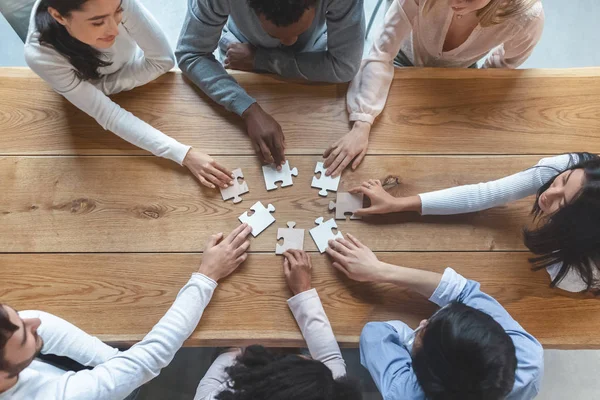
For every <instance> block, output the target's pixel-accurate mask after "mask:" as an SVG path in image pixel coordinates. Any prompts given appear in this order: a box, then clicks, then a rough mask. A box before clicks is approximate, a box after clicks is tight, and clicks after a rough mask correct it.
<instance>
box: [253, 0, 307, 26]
mask: <svg viewBox="0 0 600 400" xmlns="http://www.w3.org/2000/svg"><path fill="white" fill-rule="evenodd" d="M316 4H317V0H248V5H249V6H250V8H252V9H253V10H254V12H256V13H257V14H262V15H264V16H265V18H266V19H268V20H269V21H271V22H272V23H274V24H275V25H277V26H289V25H291V24H294V23H296V22H298V21H300V18H302V16H303V15H304V13H305V12H306V10H308V9H309V8H311V7H314V6H315V5H316Z"/></svg>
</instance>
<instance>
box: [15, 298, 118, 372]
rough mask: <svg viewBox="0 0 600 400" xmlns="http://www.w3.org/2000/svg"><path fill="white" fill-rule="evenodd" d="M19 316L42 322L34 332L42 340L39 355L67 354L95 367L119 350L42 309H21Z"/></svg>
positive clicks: (65, 355) (83, 363)
mask: <svg viewBox="0 0 600 400" xmlns="http://www.w3.org/2000/svg"><path fill="white" fill-rule="evenodd" d="M19 316H20V317H21V318H39V319H40V320H41V321H42V324H41V325H40V327H39V328H38V330H37V332H38V334H39V335H40V337H41V338H42V340H43V341H44V346H43V347H42V354H54V355H57V356H63V357H69V358H70V359H71V360H74V361H77V362H78V363H80V364H82V365H85V366H88V367H95V366H96V365H99V364H102V363H104V362H106V361H108V360H110V359H111V358H112V357H114V356H116V355H117V354H119V350H118V349H115V348H114V347H111V346H109V345H107V344H105V343H103V342H102V341H101V340H100V339H98V338H97V337H95V336H91V335H88V334H87V333H85V332H84V331H82V330H81V329H79V328H78V327H76V326H75V325H73V324H71V323H69V322H67V321H65V320H64V319H62V318H59V317H57V316H55V315H52V314H48V313H45V312H43V311H34V310H27V311H20V312H19Z"/></svg>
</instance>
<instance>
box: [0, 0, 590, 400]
mask: <svg viewBox="0 0 600 400" xmlns="http://www.w3.org/2000/svg"><path fill="white" fill-rule="evenodd" d="M1 1H2V0H0V2H1ZM142 2H143V3H144V4H145V5H146V6H147V7H148V9H149V10H150V11H151V12H152V13H153V14H154V15H155V16H156V18H157V19H158V21H159V22H160V23H161V25H162V26H163V29H164V30H165V32H166V34H167V36H168V37H169V40H170V42H171V44H172V46H173V47H175V45H176V42H177V37H178V35H179V31H180V28H181V23H182V20H183V16H184V15H185V11H186V3H187V2H186V1H184V0H178V1H173V2H165V1H164V0H142ZM384 2H386V3H388V2H389V0H384ZM376 3H377V0H365V9H366V11H367V18H369V17H370V16H371V14H372V11H373V9H374V7H375V4H376ZM543 4H544V8H545V12H546V27H545V30H544V35H543V37H542V40H541V42H540V43H539V44H538V46H537V47H536V49H535V51H534V53H533V55H532V56H531V57H530V59H529V60H527V62H526V63H525V64H524V65H523V68H571V67H591V66H600V42H599V40H598V39H599V38H600V34H599V33H598V32H599V31H598V25H597V24H598V21H600V1H598V0H576V1H564V0H544V1H543ZM384 11H385V10H384V7H382V8H381V10H380V12H379V13H378V14H377V15H376V21H381V18H382V17H383V13H384ZM375 25H377V22H376V23H375ZM22 46H23V45H22V42H21V40H20V39H19V37H18V36H17V35H16V34H15V33H14V31H13V30H12V29H11V27H10V25H9V24H8V23H7V22H6V19H4V17H3V16H2V15H0V66H24V65H25V62H24V59H23V48H22ZM212 354H213V349H182V350H181V351H180V352H179V353H178V354H177V357H175V360H174V361H173V363H172V364H171V365H170V366H169V367H168V368H166V369H165V370H164V371H163V372H162V374H161V375H160V376H159V377H158V378H156V379H155V380H154V381H152V382H151V383H150V384H148V385H146V386H145V387H144V388H143V390H142V393H141V396H140V400H142V399H143V400H158V399H161V400H163V399H169V400H189V399H192V398H193V394H194V391H195V388H196V385H197V383H198V381H199V380H200V378H201V377H202V376H203V374H204V372H205V371H206V369H207V368H208V366H209V362H210V360H211V358H212ZM344 355H345V358H346V360H347V362H348V365H349V373H350V374H351V375H354V376H357V377H358V378H359V379H360V380H361V381H362V382H363V386H364V389H365V399H366V400H375V399H380V398H381V397H380V396H379V395H378V394H376V393H375V390H374V386H373V383H372V382H371V381H370V379H369V376H368V374H367V373H366V372H365V371H364V369H363V368H362V367H361V366H360V363H359V362H358V352H357V351H356V350H345V351H344ZM545 369H546V370H545V377H544V381H543V385H542V392H541V393H540V396H539V397H538V399H543V400H564V399H573V400H588V399H590V400H591V399H597V398H598V397H599V393H600V379H598V378H597V377H598V376H599V375H600V351H558V350H546V352H545Z"/></svg>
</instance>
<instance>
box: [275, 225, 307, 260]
mask: <svg viewBox="0 0 600 400" xmlns="http://www.w3.org/2000/svg"><path fill="white" fill-rule="evenodd" d="M287 226H288V227H287V228H279V229H277V240H279V239H283V245H280V244H279V243H277V246H275V254H283V253H285V251H286V250H289V249H297V250H304V229H294V227H295V226H296V223H295V222H288V223H287Z"/></svg>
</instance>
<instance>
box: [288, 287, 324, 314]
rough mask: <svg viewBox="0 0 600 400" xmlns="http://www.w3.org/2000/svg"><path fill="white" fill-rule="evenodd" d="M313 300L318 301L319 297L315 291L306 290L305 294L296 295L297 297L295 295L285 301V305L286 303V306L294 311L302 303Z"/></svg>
mask: <svg viewBox="0 0 600 400" xmlns="http://www.w3.org/2000/svg"><path fill="white" fill-rule="evenodd" d="M314 298H317V299H318V298H319V295H318V293H317V289H314V288H313V289H310V290H307V291H305V292H302V293H298V294H297V295H295V296H294V297H292V298H291V299H289V300H288V301H287V303H288V306H289V307H290V308H291V309H294V308H297V307H299V306H300V304H302V303H304V302H306V301H310V300H312V299H314Z"/></svg>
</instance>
